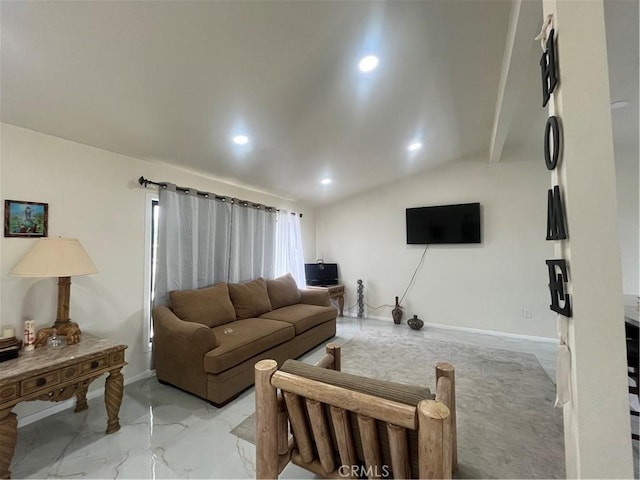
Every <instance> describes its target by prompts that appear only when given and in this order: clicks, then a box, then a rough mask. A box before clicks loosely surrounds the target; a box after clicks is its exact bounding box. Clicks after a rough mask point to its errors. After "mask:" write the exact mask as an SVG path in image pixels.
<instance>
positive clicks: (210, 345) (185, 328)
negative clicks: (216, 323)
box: [153, 305, 218, 355]
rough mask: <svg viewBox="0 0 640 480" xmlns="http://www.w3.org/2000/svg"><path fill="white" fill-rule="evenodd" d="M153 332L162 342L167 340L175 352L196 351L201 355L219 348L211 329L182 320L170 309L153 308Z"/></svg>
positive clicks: (162, 307)
mask: <svg viewBox="0 0 640 480" xmlns="http://www.w3.org/2000/svg"><path fill="white" fill-rule="evenodd" d="M153 332H154V339H155V338H156V337H157V339H158V340H160V341H161V342H162V341H163V340H167V341H168V343H169V344H170V345H171V348H172V349H173V350H174V352H175V351H176V350H180V349H185V350H188V351H193V350H195V351H196V352H198V353H199V354H200V355H204V354H205V353H207V352H209V351H210V350H213V349H214V348H215V347H217V346H218V339H217V338H216V336H215V334H214V333H213V331H212V330H211V328H209V327H207V326H206V325H202V324H201V323H195V322H185V321H183V320H180V319H179V318H178V317H177V316H176V314H175V313H173V312H172V311H171V310H170V309H169V308H168V307H165V306H162V305H161V306H157V307H154V308H153Z"/></svg>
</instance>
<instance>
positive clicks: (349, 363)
mask: <svg viewBox="0 0 640 480" xmlns="http://www.w3.org/2000/svg"><path fill="white" fill-rule="evenodd" d="M439 361H446V362H450V363H452V364H453V365H454V366H455V368H456V401H457V415H458V462H459V468H458V472H457V474H456V475H455V476H456V477H457V478H512V479H515V478H564V476H565V467H564V437H563V424H562V411H561V410H559V409H556V408H554V407H553V403H554V399H555V387H554V385H553V382H552V381H551V380H550V379H549V377H548V375H547V374H546V373H545V371H544V370H543V369H542V367H541V366H540V364H539V363H538V361H537V360H536V358H535V356H533V355H530V354H526V353H517V352H511V351H507V350H499V349H494V348H485V347H479V346H473V345H468V344H462V343H452V342H443V341H439V340H433V339H429V338H428V332H413V331H409V332H408V334H407V335H405V336H401V337H398V336H384V335H380V334H372V333H364V332H361V333H359V334H358V336H357V337H354V338H352V339H351V340H349V341H348V342H347V343H346V344H345V345H344V346H343V347H342V370H343V371H345V372H349V373H355V374H358V375H364V376H370V377H373V378H378V379H382V380H391V381H395V382H400V383H408V384H414V385H426V386H428V387H430V388H431V389H432V391H434V390H435V371H434V366H435V364H436V362H439ZM231 433H233V434H234V435H236V436H237V437H240V438H242V439H244V440H247V441H249V442H251V443H255V440H254V438H255V417H254V415H251V416H250V417H248V418H247V419H246V420H244V421H243V422H242V423H240V424H239V425H238V426H237V427H235V428H234V429H233V430H232V432H231Z"/></svg>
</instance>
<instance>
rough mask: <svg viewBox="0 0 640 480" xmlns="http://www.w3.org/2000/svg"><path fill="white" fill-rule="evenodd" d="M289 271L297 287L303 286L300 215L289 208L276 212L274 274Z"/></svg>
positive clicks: (304, 280)
mask: <svg viewBox="0 0 640 480" xmlns="http://www.w3.org/2000/svg"><path fill="white" fill-rule="evenodd" d="M287 272H290V273H291V275H292V276H293V278H294V279H295V280H296V283H297V284H298V287H299V288H305V286H306V278H305V275H304V252H303V250H302V233H301V231H300V216H299V215H298V214H295V215H292V213H291V212H290V211H289V210H280V211H279V212H278V222H277V225H276V252H275V276H276V277H277V276H279V275H283V274H285V273H287Z"/></svg>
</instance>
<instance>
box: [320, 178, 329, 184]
mask: <svg viewBox="0 0 640 480" xmlns="http://www.w3.org/2000/svg"><path fill="white" fill-rule="evenodd" d="M320 183H321V184H322V185H329V184H330V183H331V179H330V178H323V179H322V180H320Z"/></svg>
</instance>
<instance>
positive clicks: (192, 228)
mask: <svg viewBox="0 0 640 480" xmlns="http://www.w3.org/2000/svg"><path fill="white" fill-rule="evenodd" d="M159 206H160V213H159V218H158V263H157V266H156V268H157V269H156V282H155V294H154V303H155V304H156V305H167V304H169V298H168V294H169V292H170V291H171V290H188V289H195V288H202V287H205V286H207V285H213V284H214V283H217V282H226V281H227V280H228V278H229V255H230V251H231V205H230V203H226V202H222V201H221V200H215V199H214V198H204V197H202V196H198V195H197V194H196V192H195V190H190V192H189V193H188V194H187V193H183V192H178V191H176V186H175V185H172V184H167V187H166V188H161V189H160V194H159Z"/></svg>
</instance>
